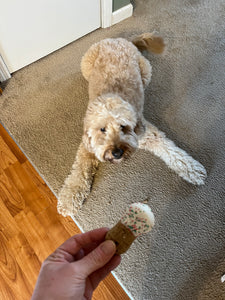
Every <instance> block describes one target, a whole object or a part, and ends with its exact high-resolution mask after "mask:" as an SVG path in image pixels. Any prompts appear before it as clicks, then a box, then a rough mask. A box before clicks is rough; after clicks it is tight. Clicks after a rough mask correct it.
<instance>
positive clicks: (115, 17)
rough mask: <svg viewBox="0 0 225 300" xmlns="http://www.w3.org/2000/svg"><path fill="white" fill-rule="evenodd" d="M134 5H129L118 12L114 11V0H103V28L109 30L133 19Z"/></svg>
mask: <svg viewBox="0 0 225 300" xmlns="http://www.w3.org/2000/svg"><path fill="white" fill-rule="evenodd" d="M132 14H133V5H132V4H128V5H126V6H124V7H122V8H120V9H118V10H116V11H114V12H113V11H112V0H101V27H102V28H107V27H110V26H112V25H114V24H116V23H119V22H121V21H123V20H124V19H126V18H129V17H131V16H132Z"/></svg>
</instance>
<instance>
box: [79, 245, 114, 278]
mask: <svg viewBox="0 0 225 300" xmlns="http://www.w3.org/2000/svg"><path fill="white" fill-rule="evenodd" d="M115 252H116V245H115V243H114V242H113V241H111V240H107V241H104V242H103V243H102V244H100V245H99V246H98V247H97V248H95V249H94V250H93V251H92V252H90V253H89V254H88V255H86V256H85V257H84V258H82V259H81V260H79V261H77V262H76V263H74V267H75V268H76V272H77V273H79V274H80V276H81V277H83V279H85V278H87V277H88V276H89V275H90V274H92V273H93V272H95V271H96V270H98V269H100V268H102V267H103V266H104V265H106V264H107V263H108V262H109V261H110V259H111V258H112V257H113V255H114V254H115Z"/></svg>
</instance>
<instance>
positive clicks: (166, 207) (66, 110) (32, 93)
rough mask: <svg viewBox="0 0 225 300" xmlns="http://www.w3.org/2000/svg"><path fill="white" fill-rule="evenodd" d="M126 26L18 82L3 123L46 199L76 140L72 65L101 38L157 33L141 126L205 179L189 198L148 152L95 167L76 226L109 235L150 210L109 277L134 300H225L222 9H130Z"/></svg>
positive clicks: (155, 1) (193, 5) (219, 5)
mask: <svg viewBox="0 0 225 300" xmlns="http://www.w3.org/2000/svg"><path fill="white" fill-rule="evenodd" d="M134 7H135V9H134V15H133V17H131V18H129V19H127V20H125V21H123V22H121V23H119V24H117V25H115V26H113V27H112V28H109V29H99V30H96V31H95V32H93V33H91V34H88V35H87V36H85V37H83V38H81V39H79V40H78V41H76V42H74V43H72V44H70V45H68V46H66V47H64V48H63V49H61V50H59V51H57V52H55V53H54V54H51V55H49V56H48V57H46V58H44V59H41V60H40V61H38V62H36V63H34V64H32V65H30V66H28V67H26V68H24V69H22V70H20V71H18V72H16V73H15V74H13V77H12V79H11V80H10V81H9V82H8V83H7V86H6V88H5V91H4V94H3V96H1V97H0V119H1V122H2V123H3V124H4V126H5V127H6V128H7V129H8V130H9V132H10V133H11V134H12V136H13V137H14V138H15V140H16V141H17V143H18V144H19V146H20V147H21V148H22V149H23V151H24V152H25V153H26V155H27V156H28V157H29V158H30V160H31V161H32V163H33V164H34V165H35V167H36V168H37V169H38V171H39V172H40V174H41V175H42V176H43V178H44V179H45V180H46V181H47V183H48V184H49V186H50V187H51V189H52V190H53V191H54V192H55V193H56V194H57V193H58V191H59V189H60V187H61V185H62V183H63V182H64V179H65V178H66V177H67V175H68V173H69V171H70V168H71V166H72V163H73V161H74V158H75V154H76V150H77V148H78V145H79V142H80V140H81V135H82V119H83V116H84V113H85V109H86V106H87V99H88V92H87V83H86V82H85V80H84V79H83V78H82V75H81V72H80V60H81V57H82V55H83V54H84V52H85V51H86V50H87V49H88V48H89V46H90V45H91V44H93V43H94V42H96V41H99V40H101V39H103V38H106V37H128V38H131V37H134V36H135V35H136V34H140V33H142V32H146V31H153V30H156V31H157V32H159V33H160V34H161V35H162V36H163V37H164V38H165V41H166V44H167V48H166V51H165V53H164V54H163V55H160V56H156V55H150V54H148V58H149V59H150V61H151V63H152V66H153V78H152V83H151V84H150V86H149V88H148V89H147V91H146V104H145V117H146V118H147V119H148V120H150V121H151V122H152V123H154V124H155V125H156V126H158V127H159V128H160V129H161V130H162V131H164V132H166V134H167V136H168V137H169V138H171V139H172V140H174V141H175V142H176V144H177V145H178V146H180V147H181V148H183V149H184V150H186V151H187V152H188V153H190V154H191V155H192V156H193V157H194V158H195V159H197V160H199V161H200V162H201V163H202V164H203V165H204V166H205V167H206V169H207V172H208V179H207V181H206V184H205V186H201V187H195V186H192V185H191V184H188V183H186V182H185V181H183V180H182V179H181V178H178V176H177V175H176V174H174V173H173V172H172V171H170V170H169V169H168V168H167V167H166V165H165V164H164V163H163V162H162V161H160V160H159V159H158V158H156V157H154V156H152V155H151V154H150V153H147V152H141V151H138V152H137V153H136V154H135V155H134V157H133V159H132V160H129V161H126V162H125V163H122V164H121V165H118V166H116V165H111V164H108V163H106V164H103V165H101V167H100V170H99V172H98V174H97V176H96V178H95V181H94V185H93V191H92V194H91V196H90V197H89V198H88V199H87V201H86V203H85V205H84V207H83V209H82V211H81V212H80V214H79V216H78V217H77V218H76V222H77V223H78V224H79V226H80V227H81V228H82V229H83V230H84V231H86V230H90V229H92V228H96V227H100V226H112V225H113V224H115V223H116V222H117V220H118V219H119V217H120V215H121V214H122V212H123V211H124V209H125V208H126V207H127V206H128V204H130V203H132V202H136V201H143V200H145V199H148V203H149V205H150V206H151V208H152V210H153V212H154V214H155V218H156V225H155V227H154V229H153V231H152V232H150V233H149V234H147V235H145V236H143V237H141V238H139V239H138V240H136V241H135V243H134V244H133V245H132V247H131V249H130V250H129V251H128V252H127V253H126V254H125V255H123V261H122V263H121V265H120V267H119V268H118V269H117V270H116V271H115V274H116V276H117V277H118V278H119V280H120V281H121V282H122V284H123V285H124V286H125V288H126V289H127V291H128V292H129V293H130V295H131V296H132V297H133V298H134V299H135V300H139V299H144V300H150V299H153V300H164V299H165V300H178V299H182V300H183V299H188V300H190V299H191V300H195V299H198V300H203V299H204V300H209V299H210V300H213V299H225V283H223V284H222V283H221V281H220V277H221V276H222V275H223V273H225V239H224V231H225V206H224V201H225V199H224V198H225V197H224V194H225V193H224V185H225V184H224V171H225V164H224V162H225V157H224V149H225V135H224V132H225V131H224V129H225V126H224V124H225V110H224V109H225V101H224V95H225V81H224V79H225V74H224V71H225V52H224V49H225V36H224V32H225V2H224V0H217V1H212V0H211V1H210V0H189V1H188V0H183V1H178V0H171V1H166V0H149V1H147V0H145V1H141V0H140V1H134Z"/></svg>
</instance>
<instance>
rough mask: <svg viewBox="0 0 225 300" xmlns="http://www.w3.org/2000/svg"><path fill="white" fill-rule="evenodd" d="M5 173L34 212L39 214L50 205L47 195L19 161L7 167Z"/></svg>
mask: <svg viewBox="0 0 225 300" xmlns="http://www.w3.org/2000/svg"><path fill="white" fill-rule="evenodd" d="M5 174H6V175H7V177H8V178H10V180H11V182H12V183H13V185H14V187H15V188H16V189H17V190H18V191H19V193H20V194H21V196H22V197H23V199H24V201H25V205H26V206H27V207H29V208H30V210H31V211H33V212H34V214H38V213H39V212H41V211H42V210H43V209H45V208H47V207H48V206H49V202H48V201H47V199H46V197H45V196H44V195H43V194H42V193H41V192H40V191H39V189H38V188H37V186H36V185H35V183H34V182H33V181H32V180H31V178H30V177H29V175H28V174H27V172H26V171H25V170H24V169H23V167H22V165H21V164H20V163H19V162H16V163H14V164H13V165H10V166H9V167H8V168H7V169H5Z"/></svg>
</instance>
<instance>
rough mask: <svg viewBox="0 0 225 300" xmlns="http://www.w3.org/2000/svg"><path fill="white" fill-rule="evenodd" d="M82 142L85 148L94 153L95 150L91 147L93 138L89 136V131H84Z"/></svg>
mask: <svg viewBox="0 0 225 300" xmlns="http://www.w3.org/2000/svg"><path fill="white" fill-rule="evenodd" d="M82 141H83V144H84V147H85V148H86V149H87V150H88V151H89V152H93V149H92V147H91V137H89V136H88V133H87V130H85V131H84V134H83V136H82Z"/></svg>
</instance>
